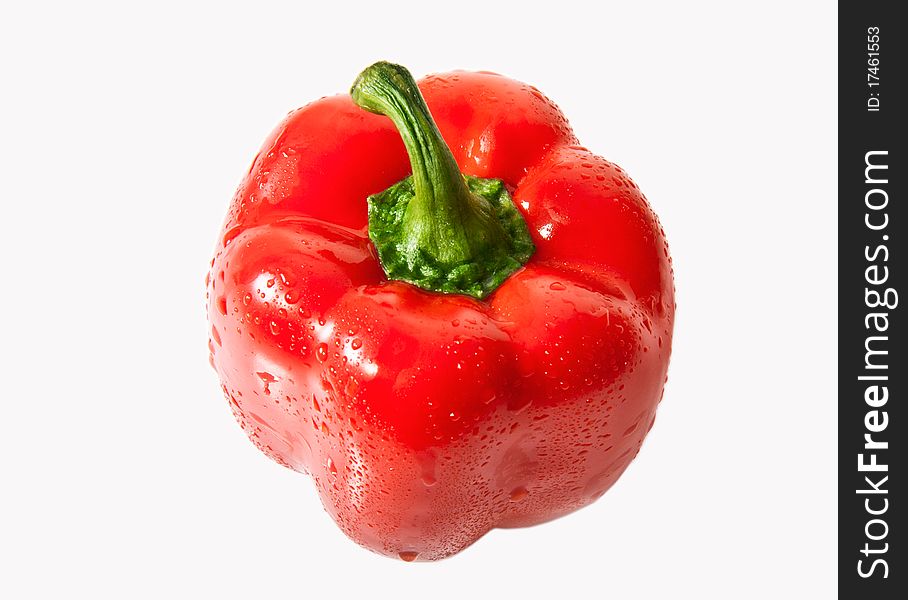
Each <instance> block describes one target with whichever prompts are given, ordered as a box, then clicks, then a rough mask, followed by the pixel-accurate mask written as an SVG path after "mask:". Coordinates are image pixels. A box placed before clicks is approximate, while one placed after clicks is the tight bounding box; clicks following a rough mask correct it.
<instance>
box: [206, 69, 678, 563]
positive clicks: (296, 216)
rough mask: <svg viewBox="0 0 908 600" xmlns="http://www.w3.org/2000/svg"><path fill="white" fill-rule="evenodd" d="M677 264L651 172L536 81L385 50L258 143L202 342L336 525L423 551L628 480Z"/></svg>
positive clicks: (383, 548) (238, 402) (456, 544)
mask: <svg viewBox="0 0 908 600" xmlns="http://www.w3.org/2000/svg"><path fill="white" fill-rule="evenodd" d="M420 92H421V94H420ZM429 108H431V113H430V112H429ZM363 109H366V110H363ZM370 111H371V112H370ZM373 113H380V114H373ZM382 115H387V116H382ZM388 117H390V118H388ZM411 173H412V174H411ZM367 199H368V201H367ZM672 277H673V276H672V269H671V259H670V258H669V252H668V246H667V245H666V242H665V238H664V233H663V231H662V229H661V228H660V226H659V222H658V220H657V218H656V215H655V214H654V213H653V211H652V210H651V209H650V207H649V205H648V204H647V202H646V200H645V198H644V196H643V194H642V193H641V192H640V190H639V189H638V187H637V185H636V184H634V183H633V182H632V181H631V179H630V178H629V177H628V176H627V174H626V173H625V172H624V171H622V170H621V168H619V167H618V166H616V165H614V164H612V163H610V162H608V161H606V160H604V159H602V158H599V157H598V156H596V155H594V154H592V153H590V152H589V151H588V150H586V149H585V148H583V147H581V146H579V145H578V141H577V138H575V137H574V134H573V132H572V131H571V128H570V126H569V125H568V122H567V120H566V119H565V117H564V116H563V115H562V113H561V112H560V111H559V109H558V108H557V107H556V106H555V105H554V104H553V103H552V102H551V101H549V100H548V99H547V98H546V97H545V96H543V95H542V94H541V93H540V92H539V91H538V90H536V89H535V88H533V87H530V86H528V85H525V84H522V83H519V82H517V81H513V80H511V79H507V78H505V77H502V76H499V75H495V74H491V73H467V72H455V73H449V74H444V75H433V76H430V77H427V78H425V79H423V80H422V82H421V83H420V84H419V86H418V87H417V84H416V83H415V82H414V81H413V79H412V77H411V76H410V74H409V72H407V71H406V69H403V68H402V67H398V66H396V65H391V64H388V63H377V64H375V65H373V66H371V67H369V68H368V69H366V70H365V71H364V72H363V73H362V74H361V75H360V76H359V78H358V79H357V81H356V83H355V85H354V87H353V90H352V97H351V96H350V95H341V96H334V97H329V98H324V99H321V100H318V101H316V102H313V103H311V104H309V105H307V106H305V107H303V108H301V109H299V110H296V111H294V112H292V113H290V115H289V116H288V117H287V118H286V119H285V120H284V121H283V122H282V123H281V124H280V125H279V126H278V127H277V129H276V130H275V131H274V133H273V134H272V135H271V137H270V138H269V139H268V140H267V141H266V142H265V145H264V147H263V148H262V150H261V152H260V153H259V155H258V156H257V157H256V158H255V161H254V162H253V164H252V166H251V168H250V169H249V172H248V174H247V175H246V177H245V179H244V180H243V182H242V184H241V185H240V187H239V190H238V191H237V193H236V196H235V198H234V200H233V203H232V205H231V207H230V211H229V214H228V217H227V220H226V223H225V225H224V230H223V234H222V238H221V240H220V242H219V245H218V248H217V253H216V256H215V258H214V260H213V262H212V266H211V272H210V274H209V284H208V296H209V318H210V323H211V335H210V339H211V341H210V344H209V346H210V349H211V359H212V364H213V365H214V367H215V369H216V370H217V372H218V375H219V376H220V379H221V382H222V384H223V389H224V393H225V394H226V396H227V399H228V400H229V402H230V406H231V408H232V409H233V412H234V415H235V416H236V418H237V420H238V421H239V422H240V424H241V425H242V427H243V428H244V429H245V431H246V433H247V434H248V436H249V437H250V438H251V439H252V441H253V442H254V443H255V444H256V445H257V446H258V447H259V448H260V449H261V450H262V451H263V452H264V453H265V454H267V455H268V456H269V457H271V458H272V459H274V460H275V461H277V462H278V463H280V464H282V465H285V466H287V467H290V468H291V469H295V470H298V471H303V472H308V473H310V474H311V475H312V476H313V478H314V480H315V483H316V486H317V488H318V491H319V494H320V496H321V499H322V502H323V504H324V506H325V508H326V509H327V511H328V512H329V513H330V514H331V516H332V517H333V518H334V519H335V520H336V521H337V523H338V525H339V526H340V527H341V529H343V531H344V532H345V533H346V534H347V535H349V536H350V537H351V538H352V539H353V540H355V541H356V542H358V543H360V544H362V545H363V546H366V547H367V548H370V549H372V550H374V551H376V552H379V553H382V554H387V555H389V556H396V557H400V558H402V559H404V560H408V561H409V560H414V559H417V558H418V559H420V560H434V559H438V558H442V557H445V556H449V555H451V554H454V553H456V552H458V551H460V550H462V549H463V548H465V547H466V546H468V545H469V544H471V543H472V542H474V541H475V540H476V539H478V538H479V537H480V536H482V535H483V534H485V533H486V532H487V531H489V530H490V529H492V528H494V527H521V526H526V525H533V524H536V523H541V522H543V521H548V520H550V519H553V518H556V517H558V516H561V515H564V514H567V513H569V512H571V511H574V510H576V509H578V508H580V507H582V506H585V505H587V504H589V503H590V502H592V501H594V500H595V499H597V498H599V497H600V496H601V495H602V494H603V493H604V492H605V491H606V490H607V489H608V488H609V487H611V486H612V485H613V484H614V483H615V480H616V479H617V478H618V477H619V476H620V475H621V473H622V472H623V471H624V469H625V468H626V467H627V466H628V463H630V462H631V460H632V459H633V458H634V456H636V454H637V452H638V450H639V449H640V445H641V444H642V442H643V438H644V436H645V435H646V433H647V432H648V431H649V429H650V428H651V427H652V425H653V420H654V418H655V412H656V406H657V404H658V403H659V401H660V399H661V396H662V393H663V386H664V383H665V380H666V371H667V368H668V362H669V354H670V348H671V339H672V323H673V317H674V291H673V281H672Z"/></svg>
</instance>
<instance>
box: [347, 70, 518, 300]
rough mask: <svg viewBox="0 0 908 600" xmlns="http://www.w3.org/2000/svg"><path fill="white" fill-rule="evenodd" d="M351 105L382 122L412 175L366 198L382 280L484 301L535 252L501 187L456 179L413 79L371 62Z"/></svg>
mask: <svg viewBox="0 0 908 600" xmlns="http://www.w3.org/2000/svg"><path fill="white" fill-rule="evenodd" d="M350 93H351V95H352V96H353V101H354V102H356V104H357V105H358V106H360V107H362V108H364V109H366V110H368V111H370V112H374V113H378V114H381V115H386V116H388V117H389V118H390V119H391V121H392V122H393V123H394V125H395V127H397V130H398V131H399V132H400V136H401V138H402V139H403V142H404V146H405V147H406V149H407V154H408V155H409V157H410V165H411V167H412V169H413V175H411V176H410V177H407V178H406V179H404V180H402V181H400V182H398V183H396V184H394V185H392V186H391V187H389V188H388V189H386V190H385V191H383V192H379V193H378V194H374V195H372V196H369V198H368V203H369V237H370V238H371V239H372V242H373V243H374V244H375V248H376V249H377V250H378V257H379V259H380V260H381V264H382V267H383V268H384V270H385V273H386V274H387V276H388V278H389V279H398V280H402V281H407V282H409V283H412V284H414V285H417V286H419V287H421V288H423V289H426V290H429V291H433V292H444V293H452V294H466V295H469V296H473V297H475V298H484V297H485V296H487V295H489V294H490V293H492V292H493V291H494V290H495V289H496V288H497V287H498V286H499V285H501V284H502V282H504V280H505V279H507V278H508V276H510V275H511V274H512V273H514V271H516V270H517V269H519V268H520V267H521V266H523V264H524V263H526V261H527V260H529V258H530V256H531V255H532V254H533V252H534V250H535V247H534V246H533V241H532V239H531V238H530V233H529V231H528V230H527V226H526V223H525V222H524V220H523V217H522V216H521V215H520V213H519V212H518V211H517V208H516V207H515V206H514V203H513V202H512V201H511V197H510V195H509V194H508V191H507V189H506V188H505V186H504V183H502V182H501V180H498V179H481V178H478V177H470V176H464V175H462V174H461V172H460V169H459V168H458V166H457V162H456V161H455V160H454V156H453V155H452V154H451V151H450V149H448V147H447V145H446V144H445V142H444V140H443V139H442V137H441V133H440V132H439V131H438V127H437V126H436V125H435V121H434V120H433V119H432V115H431V114H430V113H429V108H428V107H427V106H426V103H425V100H423V97H422V94H421V93H420V91H419V88H418V87H417V86H416V82H415V81H414V80H413V76H412V75H410V72H409V71H407V70H406V69H405V68H404V67H401V66H399V65H394V64H391V63H386V62H378V63H375V64H374V65H372V66H371V67H368V68H367V69H366V70H365V71H363V72H362V73H360V75H359V77H357V78H356V82H355V83H354V84H353V88H352V89H351V91H350Z"/></svg>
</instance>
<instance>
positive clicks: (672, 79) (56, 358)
mask: <svg viewBox="0 0 908 600" xmlns="http://www.w3.org/2000/svg"><path fill="white" fill-rule="evenodd" d="M10 4H12V3H8V4H5V5H4V8H3V9H2V15H0V50H2V54H0V56H2V59H0V68H2V83H0V85H2V87H3V90H4V91H3V92H2V94H0V103H2V111H0V127H2V130H0V133H2V135H0V152H2V154H0V170H2V191H3V194H2V211H0V215H2V217H0V222H2V231H0V261H2V264H0V269H2V270H0V281H2V294H0V315H2V330H0V331H2V334H0V335H2V353H3V356H2V361H0V368H2V392H0V395H2V413H0V418H2V430H0V446H2V448H0V449H2V453H0V460H2V481H3V483H2V488H3V492H2V494H0V504H2V510H0V551H2V561H0V572H2V575H0V596H3V597H6V598H25V597H52V598H75V597H92V598H101V597H104V598H108V597H109V598H140V597H158V598H163V597H168V598H203V597H211V598H215V597H216V598H234V597H236V598H239V597H251V598H269V597H271V598H312V597H318V595H320V594H335V596H334V597H355V596H354V595H353V594H360V595H361V597H364V598H385V597H388V598H395V599H405V598H420V599H422V598H463V597H474V598H477V597H478V598H492V597H509V598H511V597H513V598H537V597H539V598H542V597H554V596H555V595H558V596H559V597H561V596H562V595H564V596H565V597H571V596H581V594H582V596H583V597H603V598H605V597H608V598H630V597H633V598H663V597H696V598H768V597H775V598H801V597H810V598H826V597H831V596H832V594H833V593H834V591H833V590H834V576H835V573H836V570H835V564H834V560H835V542H836V499H835V488H834V485H835V466H834V451H835V429H836V416H835V406H836V404H835V402H836V401H835V398H836V389H835V387H834V376H835V372H836V371H835V368H836V367H835V362H834V361H835V340H836V327H835V314H836V300H835V293H836V285H835V284H836V281H835V277H836V275H835V257H836V248H835V240H836V234H835V227H836V216H835V206H836V189H835V183H834V180H835V162H834V161H835V148H836V120H835V117H836V100H835V93H836V87H835V86H836V72H835V59H836V35H835V31H836V25H837V23H836V16H835V8H834V4H832V3H828V2H826V3H824V2H799V3H794V2H763V3H760V5H759V7H758V8H754V9H749V8H744V7H743V5H737V4H736V3H728V2H715V3H704V2H693V3H691V2H683V3H682V2H672V3H665V4H649V3H642V2H630V1H627V0H623V1H621V2H611V3H594V2H565V1H563V0H559V1H558V2H554V1H549V2H545V3H532V2H528V1H523V2H519V3H518V2H511V3H499V2H490V1H488V0H486V1H483V2H468V1H464V0H458V1H457V2H440V3H422V7H421V8H417V7H416V5H415V3H414V7H412V8H405V7H404V6H393V5H392V3H391V2H380V3H370V5H369V6H368V7H357V6H355V5H354V4H351V3H349V2H321V3H318V6H309V5H307V4H308V3H303V2H292V3H286V4H278V3H262V2H259V3H249V4H248V5H246V6H228V5H226V4H224V3H216V4H214V3H213V4H212V5H210V6H202V5H198V6H191V5H190V3H174V4H172V5H171V4H170V3H166V2H164V3H148V4H146V5H145V7H144V8H136V7H129V6H127V4H129V3H110V4H109V5H101V4H97V3H84V2H77V3H60V5H49V4H48V5H42V4H32V3H15V6H14V7H11V6H10ZM26 4H29V8H23V6H24V5H26ZM379 5H381V6H379ZM378 59H389V60H393V61H397V62H401V63H403V64H405V65H407V66H408V67H409V68H410V69H411V70H412V71H413V72H414V73H415V74H416V75H417V76H421V75H424V74H426V73H428V72H432V71H444V70H450V69H455V68H464V69H486V70H494V71H497V72H501V73H504V74H507V75H509V76H511V77H514V78H516V79H521V80H524V81H526V82H529V83H532V84H534V85H536V86H537V87H539V88H540V89H541V90H543V91H544V92H545V93H546V94H547V95H548V96H550V97H551V98H552V99H554V100H555V102H557V103H558V104H559V105H560V106H561V108H562V109H563V111H564V112H565V114H566V115H567V116H568V118H569V119H570V120H571V123H572V124H573V126H574V129H575V131H576V132H577V134H578V135H579V137H580V138H581V141H582V142H583V143H584V145H586V146H588V147H589V148H591V149H592V150H594V151H595V152H597V153H600V154H602V155H604V156H605V157H607V158H609V159H611V160H613V161H615V162H617V163H619V164H620V165H622V166H623V167H624V168H626V169H627V170H628V171H629V172H630V173H631V175H632V176H633V177H634V179H635V180H636V181H637V183H638V184H640V186H641V187H642V188H643V190H644V191H645V193H646V194H647V196H648V197H649V199H650V201H651V203H652V205H653V207H654V208H655V210H656V212H657V213H658V214H659V215H660V217H661V219H662V223H663V225H664V226H665V229H666V232H667V234H668V237H669V242H670V244H671V247H672V251H673V255H674V259H675V265H676V274H677V290H678V313H677V330H676V337H675V353H674V356H673V358H672V364H671V369H670V379H669V383H668V388H667V392H666V395H665V401H664V402H663V403H662V406H661V408H660V410H659V418H658V420H657V424H656V427H655V428H654V429H653V431H652V432H651V434H650V437H649V438H648V440H647V442H646V444H645V445H644V447H643V451H642V452H641V454H640V456H639V457H638V459H637V460H636V461H635V462H634V464H633V465H632V466H631V468H630V469H629V470H628V471H627V473H626V474H625V475H624V477H623V478H622V479H621V481H620V482H619V483H618V484H617V485H616V486H615V487H614V488H613V489H612V490H611V491H610V492H609V493H608V494H606V495H605V496H604V497H603V498H602V499H601V500H600V501H598V502H597V503H596V504H594V505H592V506H590V507H588V508H586V509H584V510H582V511H580V512H578V513H575V514H573V515H571V516H569V517H566V518H563V519H561V520H559V521H556V522H553V523H549V524H546V525H542V526H538V527H535V528H531V529H524V530H510V531H493V532H492V533H490V534H489V535H487V536H486V537H485V538H484V539H482V540H480V541H479V542H478V543H477V544H475V545H474V546H473V547H471V548H469V549H467V550H466V551H465V552H463V553H461V554H460V555H458V556H455V557H453V558H450V559H448V560H445V561H442V562H439V563H434V564H405V563H403V562H400V561H393V560H390V559H387V558H383V557H380V556H377V555H373V554H371V553H370V552H368V551H366V550H363V549H361V548H359V547H358V546H356V545H355V544H353V542H350V541H349V540H347V539H346V538H345V537H344V536H343V534H341V533H340V531H339V530H338V529H337V528H336V527H335V525H334V523H333V522H332V521H331V519H330V518H329V517H328V516H327V515H326V514H325V513H324V512H323V510H322V508H321V505H320V504H319V501H318V498H317V496H316V493H315V490H314V487H313V486H312V484H311V483H310V481H309V480H308V479H307V478H306V477H305V476H303V475H299V474H295V473H293V472H291V471H289V470H286V469H283V468H281V467H279V466H277V465H276V464H274V463H272V462H270V461H269V460H268V459H266V458H265V457H264V456H263V455H261V454H260V453H259V452H258V451H257V450H256V449H255V448H254V447H253V446H252V445H251V444H250V443H249V442H248V441H247V440H246V438H245V436H244V434H243V433H242V431H241V430H240V428H239V427H238V426H237V425H236V424H235V423H234V421H233V418H232V416H231V414H230V411H229V410H228V407H227V404H226V402H225V401H224V400H223V399H222V397H221V392H220V390H219V386H218V383H217V380H216V377H215V374H214V372H213V371H212V370H211V369H210V368H209V366H208V364H207V350H206V331H207V327H206V322H205V309H204V304H203V297H204V285H203V278H204V275H205V272H206V268H207V264H208V260H209V258H210V253H211V251H212V250H213V248H214V243H215V239H216V237H217V234H218V229H219V227H220V225H221V222H222V219H223V216H224V214H225V211H226V209H227V205H228V202H229V200H230V198H231V196H232V193H233V191H234V188H235V186H236V185H237V183H238V182H239V180H240V178H241V176H242V175H243V173H245V170H246V168H247V167H248V165H249V162H250V161H251V159H252V157H253V156H254V154H255V152H256V151H257V149H258V147H259V145H260V144H261V143H262V142H263V140H264V139H265V136H266V135H267V134H268V132H269V131H270V130H271V128H272V127H273V126H274V125H276V124H277V122H278V121H279V120H280V119H281V118H282V117H283V116H284V114H285V113H286V112H288V111H289V110H291V109H292V108H295V107H297V106H300V105H302V104H304V103H306V102H308V101H310V100H312V99H315V98H317V97H319V96H322V95H327V94H333V93H337V92H342V91H344V90H346V89H347V88H348V87H349V85H350V83H351V82H352V80H353V78H354V77H355V76H356V74H357V73H358V72H359V71H360V70H361V69H362V68H363V67H365V66H366V65H368V64H370V63H371V62H373V61H375V60H378Z"/></svg>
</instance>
